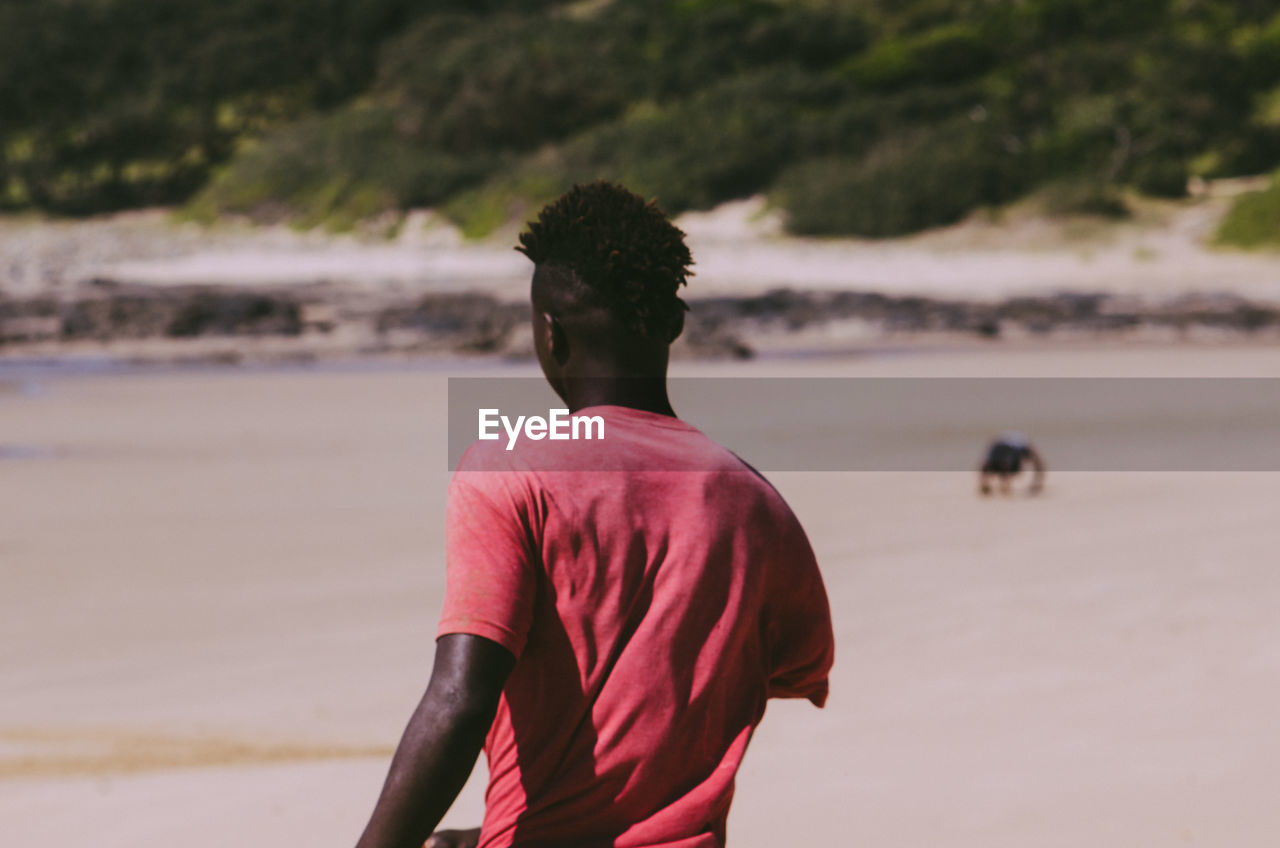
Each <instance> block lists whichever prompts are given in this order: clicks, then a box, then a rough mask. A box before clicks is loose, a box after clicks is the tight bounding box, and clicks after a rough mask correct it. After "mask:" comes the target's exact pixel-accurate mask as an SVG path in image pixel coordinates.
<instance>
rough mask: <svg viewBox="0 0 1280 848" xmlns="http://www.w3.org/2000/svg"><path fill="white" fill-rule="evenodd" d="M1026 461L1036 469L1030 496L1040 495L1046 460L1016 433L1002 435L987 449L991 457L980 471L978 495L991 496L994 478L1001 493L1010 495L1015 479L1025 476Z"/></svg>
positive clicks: (1032, 478) (1024, 437)
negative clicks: (1024, 466) (1023, 471)
mask: <svg viewBox="0 0 1280 848" xmlns="http://www.w3.org/2000/svg"><path fill="white" fill-rule="evenodd" d="M1024 462H1025V463H1028V464H1030V465H1031V467H1032V469H1033V471H1032V475H1031V485H1030V486H1029V487H1028V488H1027V493H1028V494H1031V495H1038V494H1040V492H1041V490H1042V489H1044V470H1045V469H1044V460H1043V459H1041V458H1040V454H1038V453H1036V449H1035V448H1033V447H1032V446H1031V442H1030V441H1029V440H1028V439H1027V437H1026V436H1024V435H1022V434H1021V433H1014V432H1008V433H1003V434H1001V435H1000V437H999V438H997V439H996V440H995V441H994V442H992V443H991V446H990V447H988V448H987V456H986V458H985V459H984V460H983V461H982V466H981V467H980V468H979V469H978V493H979V494H981V495H989V494H991V479H992V478H993V477H994V478H995V479H996V481H997V482H998V483H999V485H1000V493H1001V494H1003V495H1007V494H1009V492H1010V491H1011V490H1012V484H1013V478H1015V477H1017V476H1018V475H1019V474H1021V473H1022V464H1023V463H1024Z"/></svg>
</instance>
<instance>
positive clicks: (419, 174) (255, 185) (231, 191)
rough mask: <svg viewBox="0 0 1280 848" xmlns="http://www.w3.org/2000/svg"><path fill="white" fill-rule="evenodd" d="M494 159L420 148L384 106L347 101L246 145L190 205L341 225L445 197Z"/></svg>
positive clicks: (194, 209) (201, 214)
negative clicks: (350, 104) (339, 108)
mask: <svg viewBox="0 0 1280 848" xmlns="http://www.w3.org/2000/svg"><path fill="white" fill-rule="evenodd" d="M493 163H494V159H493V158H492V157H490V156H486V155H482V154H481V155H473V156H463V155H451V154H447V153H441V152H438V151H432V150H421V149H419V148H416V147H414V146H412V145H410V144H409V143H408V142H406V141H405V140H404V139H403V138H401V137H400V136H399V134H398V133H397V132H396V128H395V115H394V113H393V112H392V111H390V110H388V109H381V108H354V109H348V110H343V111H341V112H338V113H336V114H333V115H328V116H323V117H319V118H314V119H311V120H309V121H304V122H301V123H298V124H294V125H292V126H289V127H286V128H284V129H282V130H280V131H277V132H275V133H273V134H271V135H269V136H268V137H267V138H266V139H264V140H263V141H262V142H259V143H257V144H255V145H252V146H249V147H247V148H246V149H245V150H243V151H242V152H241V153H240V155H238V156H237V157H236V158H235V160H234V161H233V162H232V163H231V165H230V166H229V167H227V168H226V169H225V170H224V171H223V172H222V173H221V174H219V176H218V177H217V178H216V179H215V180H214V181H213V182H212V183H211V184H210V185H209V186H208V187H207V188H206V189H205V190H204V191H203V192H201V194H200V195H199V196H197V197H196V198H195V199H194V201H193V202H192V203H191V204H190V205H189V211H190V212H191V213H192V214H193V215H194V216H195V217H198V218H208V217H212V216H214V215H217V214H221V213H228V212H230V213H239V214H247V215H251V216H254V217H256V218H259V219H264V220H271V219H281V218H291V219H294V220H295V221H297V222H298V223H299V224H301V225H303V226H312V225H315V224H318V223H322V222H327V223H329V224H330V225H332V226H334V228H336V229H342V228H345V227H346V226H348V225H350V224H351V223H354V221H356V220H358V219H360V218H364V217H369V216H372V215H375V214H377V213H379V212H382V211H385V210H387V209H393V208H405V207H409V206H427V205H432V204H436V203H440V202H442V201H444V200H445V199H446V198H447V197H449V196H450V195H451V194H453V193H454V192H456V191H458V190H459V189H460V188H463V187H464V186H466V185H468V184H471V183H474V182H477V181H478V180H480V179H481V178H482V177H483V176H484V175H485V174H486V173H487V172H488V171H489V169H490V168H492V167H493Z"/></svg>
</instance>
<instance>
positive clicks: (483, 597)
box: [436, 471, 538, 657]
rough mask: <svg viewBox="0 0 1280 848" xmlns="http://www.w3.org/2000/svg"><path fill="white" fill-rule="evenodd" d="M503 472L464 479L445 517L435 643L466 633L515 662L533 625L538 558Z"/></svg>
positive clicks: (460, 475) (457, 480)
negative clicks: (442, 587) (499, 649)
mask: <svg viewBox="0 0 1280 848" xmlns="http://www.w3.org/2000/svg"><path fill="white" fill-rule="evenodd" d="M507 474H508V472H501V471H493V472H462V471H459V472H457V473H455V474H454V476H453V480H452V481H451V482H450V484H449V495H448V503H447V506H446V509H445V569H446V574H445V595H444V610H443V612H442V614H441V617H440V626H439V627H438V628H437V630H436V638H439V637H441V636H444V635H447V634H450V633H468V634H471V635H473V636H483V637H484V638H486V639H490V640H492V641H494V642H497V643H498V644H499V645H501V646H502V647H504V648H506V649H507V650H508V651H510V652H511V653H512V654H513V655H514V656H516V657H519V656H520V653H521V652H522V651H523V650H524V645H525V639H526V638H527V636H528V633H529V625H530V622H531V620H532V618H533V603H534V595H535V592H536V589H537V568H536V564H537V561H538V559H537V557H536V555H535V554H534V551H533V546H532V543H531V534H530V529H529V516H528V509H527V507H526V505H525V504H523V503H522V502H521V499H520V498H519V495H518V491H519V489H518V487H516V486H513V485H511V480H510V479H509V478H507Z"/></svg>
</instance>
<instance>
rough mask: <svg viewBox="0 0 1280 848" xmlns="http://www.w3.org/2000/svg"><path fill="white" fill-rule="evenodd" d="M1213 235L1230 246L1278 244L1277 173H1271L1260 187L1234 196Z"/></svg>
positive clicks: (1279, 206)
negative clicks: (1229, 208) (1232, 202)
mask: <svg viewBox="0 0 1280 848" xmlns="http://www.w3.org/2000/svg"><path fill="white" fill-rule="evenodd" d="M1216 239H1217V242H1218V243H1219V244H1223V245H1229V246H1231V247H1280V177H1272V180H1271V185H1270V186H1269V187H1268V188H1266V189H1265V190H1263V191H1255V192H1250V193H1249V194H1244V195H1241V196H1240V197H1238V198H1236V201H1235V203H1234V204H1233V205H1232V207H1231V211H1230V212H1228V213H1227V216H1226V217H1225V218H1224V219H1223V220H1222V223H1221V224H1220V225H1219V227H1218V232H1217V236H1216Z"/></svg>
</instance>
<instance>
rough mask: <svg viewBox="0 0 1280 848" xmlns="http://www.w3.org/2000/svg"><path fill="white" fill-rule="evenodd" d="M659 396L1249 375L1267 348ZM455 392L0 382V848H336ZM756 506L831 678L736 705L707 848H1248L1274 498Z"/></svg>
mask: <svg viewBox="0 0 1280 848" xmlns="http://www.w3.org/2000/svg"><path fill="white" fill-rule="evenodd" d="M682 368H683V370H684V373H700V374H717V375H726V376H728V375H736V376H754V375H774V376H818V375H829V376H834V375H847V376H922V375H929V376H1049V375H1062V376H1088V375H1106V376H1122V375H1124V376H1275V375H1280V350H1277V349H1272V348H1245V347H1240V348H1224V349H1207V348H1199V349H1187V348H1183V349H1168V350H1164V349H1153V348H1142V349H1126V348H1120V347H1117V348H1110V349H1095V350H1081V349H1076V350H1073V351H1055V350H1046V351H1040V352H1035V351H1028V352H1022V353H1019V354H1017V355H1009V354H1008V353H1002V352H991V353H981V352H967V353H955V352H950V353H948V352H936V353H929V354H920V355H905V356H894V357H879V358H876V357H871V358H865V359H859V360H850V361H846V362H838V363H832V362H822V361H806V362H767V361H761V362H753V363H746V364H722V365H698V366H694V365H688V366H682ZM452 370H454V369H453V368H452V366H449V365H439V364H437V365H432V366H424V367H423V368H421V369H403V370H377V369H374V370H348V371H344V370H317V371H299V370H294V371H288V370H277V371H263V372H246V371H237V370H234V369H231V370H226V371H210V372H202V373H181V372H170V373H155V374H146V373H143V374H117V375H110V376H101V377H83V378H56V379H48V378H31V379H28V380H26V381H25V382H24V383H23V385H22V387H21V388H22V390H21V391H17V390H13V389H14V384H13V382H12V381H10V385H9V386H8V389H6V390H0V445H3V446H20V447H22V448H23V450H21V451H14V452H11V453H10V454H8V455H0V516H2V517H0V575H3V578H4V585H5V591H4V592H3V593H2V594H0V840H2V841H3V842H4V843H5V844H14V845H31V846H62V845H72V844H80V843H81V842H83V841H85V840H86V839H88V840H91V841H92V842H93V843H94V844H95V845H97V846H100V848H117V847H118V848H125V846H129V848H134V846H150V845H157V846H158V845H168V844H175V843H180V844H183V845H184V846H188V848H202V846H225V845H243V846H258V845H261V846H266V845H275V844H280V843H281V842H282V841H286V840H287V841H288V842H290V843H302V844H307V845H315V846H318V845H335V846H343V845H350V844H353V843H354V840H355V838H356V836H357V835H358V833H359V831H360V828H361V827H362V826H363V823H364V820H365V817H366V816H367V814H368V812H369V810H370V808H371V805H372V802H373V798H374V796H375V795H376V793H377V790H378V788H379V785H380V782H381V779H382V776H383V774H384V773H385V769H386V764H387V759H388V757H389V756H390V752H391V749H392V747H393V746H394V743H395V741H396V739H397V738H398V735H399V732H400V729H401V728H402V726H403V723H404V721H405V720H406V719H407V717H408V715H409V712H410V710H411V709H412V707H413V705H414V703H415V702H416V699H417V697H418V696H419V695H420V693H421V689H422V687H423V686H424V685H425V683H426V679H427V675H428V673H429V670H430V664H431V656H432V636H433V633H434V627H435V621H436V617H437V615H438V613H439V603H440V593H441V590H442V589H443V572H442V564H441V563H442V556H441V555H442V524H443V505H444V488H445V484H446V482H447V476H448V475H447V467H446V466H447V463H446V460H445V455H446V443H445V434H444V427H445V421H446V414H445V407H444V404H445V391H444V389H445V379H444V376H445V375H446V374H447V373H450V371H452ZM493 373H496V369H495V370H494V372H493ZM512 373H529V372H528V370H527V369H524V368H515V369H514V370H513V372H512ZM4 382H5V380H4V378H2V377H0V384H2V383H4ZM980 447H981V446H980V445H979V446H975V450H979V449H980ZM1049 459H1050V462H1051V464H1052V457H1050V458H1049ZM770 477H771V479H773V480H774V482H775V483H776V484H777V485H778V486H779V488H780V489H781V490H782V491H783V493H784V494H785V495H786V496H787V497H788V499H789V500H790V502H791V503H792V505H793V507H794V508H795V510H796V512H797V513H798V514H799V516H800V518H801V520H802V521H803V523H804V524H805V526H806V528H807V530H808V532H809V534H810V537H811V539H812V542H813V544H814V547H815V549H816V550H817V552H818V555H819V561H820V562H821V563H822V565H823V568H824V574H825V575H826V579H827V581H828V589H829V592H830V595H831V600H832V605H833V610H834V614H835V620H836V632H837V639H838V646H839V657H838V661H837V668H836V671H835V673H834V675H833V678H832V696H831V700H830V703H829V706H828V709H826V710H825V711H821V712H819V711H815V710H813V709H812V708H811V707H810V706H809V705H808V704H806V703H798V704H797V703H781V702H773V703H772V704H771V705H770V708H769V713H768V715H767V717H766V719H765V722H764V724H763V725H762V727H761V728H760V730H759V732H758V733H757V735H756V738H755V740H754V741H753V744H752V750H751V752H750V753H749V754H748V757H747V761H746V765H745V766H744V769H743V772H742V773H741V775H740V780H739V788H738V795H737V799H736V801H735V806H734V812H733V814H732V816H731V818H730V834H731V836H730V838H731V844H734V845H738V846H766V845H773V844H779V843H781V844H823V845H845V844H848V845H860V844H865V845H875V846H904V848H905V846H919V845H924V844H938V845H947V846H975V848H977V846H983V847H984V848H987V847H988V846H1010V848H1015V846H1016V848H1024V846H1027V845H1036V846H1059V845H1061V846H1078V845H1093V846H1117V848H1119V846H1125V848H1127V847H1128V846H1132V845H1157V844H1159V845H1170V844H1177V845H1182V844H1189V845H1197V844H1199V845H1232V846H1255V845H1256V846H1263V845H1270V844H1271V843H1272V841H1273V838H1274V833H1275V832H1276V831H1277V829H1280V813H1278V812H1276V810H1275V808H1274V803H1273V796H1274V789H1275V778H1276V767H1275V763H1277V762H1280V733H1277V732H1276V731H1275V729H1274V716H1275V714H1276V712H1277V709H1280V618H1278V617H1277V616H1276V615H1275V610H1276V609H1277V607H1278V606H1280V572H1277V570H1276V569H1275V568H1274V562H1275V550H1276V547H1277V543H1280V530H1277V529H1276V522H1275V515H1276V504H1277V503H1278V502H1280V474H1277V473H1236V474H1227V473H1171V472H1170V473H1052V476H1051V477H1050V481H1049V488H1048V491H1047V492H1046V494H1045V496H1044V497H1042V498H1040V499H1035V500H1032V499H1026V498H1012V499H1008V500H994V501H983V500H980V499H978V498H977V497H976V496H975V495H974V491H973V488H974V486H973V484H974V481H973V479H972V476H971V475H970V474H967V473H965V474H962V473H944V472H934V473H912V474H882V473H827V474H820V473H803V474H802V473H778V474H771V475H770ZM480 777H482V775H477V778H473V781H472V783H471V784H470V785H469V786H468V789H467V790H466V792H465V794H464V797H463V799H462V800H461V802H460V803H459V805H457V807H456V808H455V810H454V811H453V812H452V813H451V814H450V817H449V819H448V820H447V821H448V822H450V823H451V824H453V825H454V826H466V825H468V824H472V823H474V822H476V821H478V816H479V811H480V809H481V803H482V801H481V796H480V788H481V787H480V782H479V778H480Z"/></svg>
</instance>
